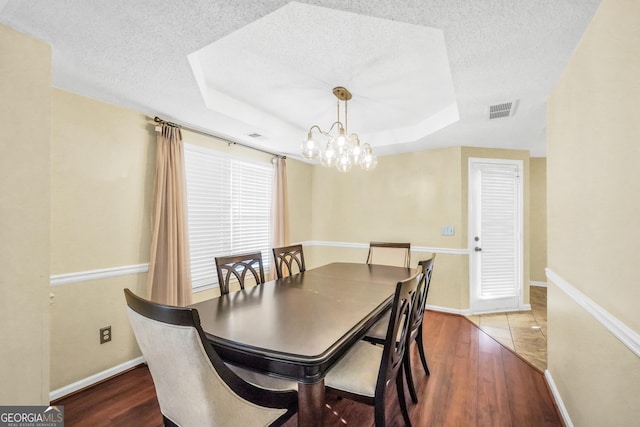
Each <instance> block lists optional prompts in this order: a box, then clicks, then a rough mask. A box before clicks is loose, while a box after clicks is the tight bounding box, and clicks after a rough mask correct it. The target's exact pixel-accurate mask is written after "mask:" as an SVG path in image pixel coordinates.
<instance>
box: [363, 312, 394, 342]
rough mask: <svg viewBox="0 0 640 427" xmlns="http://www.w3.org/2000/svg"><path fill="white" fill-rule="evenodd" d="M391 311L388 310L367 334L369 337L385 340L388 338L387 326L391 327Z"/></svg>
mask: <svg viewBox="0 0 640 427" xmlns="http://www.w3.org/2000/svg"><path fill="white" fill-rule="evenodd" d="M390 316H391V313H390V312H387V314H385V315H384V316H383V317H382V319H380V320H378V321H377V322H376V323H375V325H373V326H372V327H371V329H369V330H368V331H367V333H366V334H365V335H366V337H367V338H371V339H374V340H376V341H380V342H383V341H384V340H385V338H387V328H388V327H389V317H390Z"/></svg>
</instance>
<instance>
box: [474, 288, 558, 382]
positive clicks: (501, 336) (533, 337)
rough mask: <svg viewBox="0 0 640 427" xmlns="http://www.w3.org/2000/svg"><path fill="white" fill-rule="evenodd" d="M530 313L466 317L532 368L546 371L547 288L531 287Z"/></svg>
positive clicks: (519, 312)
mask: <svg viewBox="0 0 640 427" xmlns="http://www.w3.org/2000/svg"><path fill="white" fill-rule="evenodd" d="M530 302H531V311H517V312H508V313H493V314H480V315H474V316H467V318H468V319H469V320H471V321H472V322H473V323H474V324H476V325H477V326H478V327H479V328H480V329H481V330H483V331H484V332H486V333H487V334H489V335H490V336H491V337H492V338H493V339H495V340H496V341H498V342H499V343H500V344H502V345H504V346H505V347H507V348H508V349H510V350H511V351H513V352H515V353H516V354H518V355H520V356H522V357H523V358H524V359H525V360H527V361H528V362H529V363H531V365H533V366H534V367H535V368H537V369H539V370H540V371H542V372H544V370H545V369H547V288H543V287H540V286H531V287H530Z"/></svg>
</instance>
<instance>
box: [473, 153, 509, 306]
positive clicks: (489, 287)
mask: <svg viewBox="0 0 640 427" xmlns="http://www.w3.org/2000/svg"><path fill="white" fill-rule="evenodd" d="M480 185H481V186H482V191H481V194H482V200H481V214H480V215H481V219H480V221H481V229H482V235H483V238H482V254H481V260H482V261H481V262H482V281H481V284H480V297H481V298H501V297H510V296H515V295H517V292H518V288H517V286H516V285H517V283H518V277H517V274H518V269H517V259H516V253H517V250H516V248H515V246H514V245H515V244H516V241H517V239H516V237H517V235H516V233H517V230H518V222H517V216H516V214H517V206H516V202H517V197H516V196H517V191H518V187H517V176H516V170H515V169H514V168H513V167H508V166H507V167H505V166H502V165H499V166H493V165H485V166H483V167H482V170H481V178H480Z"/></svg>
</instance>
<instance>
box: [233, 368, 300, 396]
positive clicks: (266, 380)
mask: <svg viewBox="0 0 640 427" xmlns="http://www.w3.org/2000/svg"><path fill="white" fill-rule="evenodd" d="M225 365H227V366H228V367H229V369H231V370H232V371H233V373H234V374H236V375H237V376H239V377H240V378H242V379H243V380H245V381H246V382H248V383H251V384H253V385H255V386H256V387H261V388H265V389H267V390H274V391H283V390H293V391H298V383H297V382H296V381H291V380H285V379H282V378H276V377H271V376H269V375H264V374H261V373H258V372H255V371H251V370H249V369H245V368H241V367H239V366H235V365H232V364H230V363H225Z"/></svg>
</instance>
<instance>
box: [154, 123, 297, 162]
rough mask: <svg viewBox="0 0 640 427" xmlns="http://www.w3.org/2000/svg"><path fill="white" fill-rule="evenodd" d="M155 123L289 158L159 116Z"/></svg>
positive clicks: (281, 157)
mask: <svg viewBox="0 0 640 427" xmlns="http://www.w3.org/2000/svg"><path fill="white" fill-rule="evenodd" d="M153 121H154V122H156V123H161V124H162V123H164V124H167V125H169V126H173V127H177V128H180V129H186V130H188V131H191V132H195V133H199V134H200V135H204V136H210V137H212V138H217V139H221V140H223V141H224V142H226V143H227V144H228V145H232V144H233V145H239V146H241V147H244V148H249V149H251V150H255V151H259V152H261V153H265V154H269V155H272V156H275V157H278V158H280V159H286V158H287V156H284V155H282V154H278V153H272V152H271V151H267V150H263V149H262V148H258V147H254V146H252V145H248V144H243V143H242V142H237V141H232V140H230V139H228V138H224V137H221V136H219V135H214V134H212V133H208V132H205V131H202V130H200V129H196V128H192V127H189V126H185V125H182V124H179V123H175V122H170V121H167V120H162V119H161V118H160V117H158V116H155V117H154V118H153Z"/></svg>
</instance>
